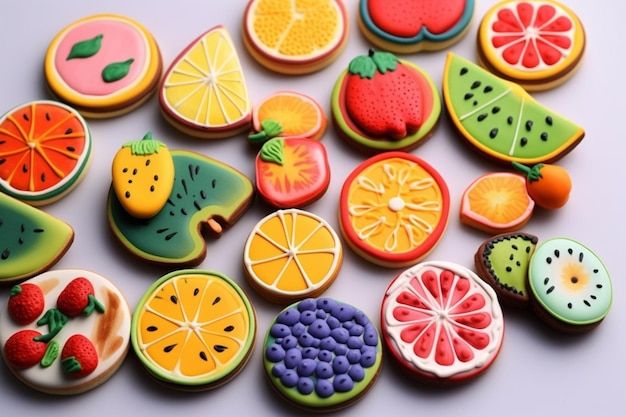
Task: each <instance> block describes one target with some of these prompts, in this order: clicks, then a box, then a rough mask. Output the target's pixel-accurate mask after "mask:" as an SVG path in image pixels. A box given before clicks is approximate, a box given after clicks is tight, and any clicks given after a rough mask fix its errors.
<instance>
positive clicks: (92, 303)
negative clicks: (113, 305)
mask: <svg viewBox="0 0 626 417" xmlns="http://www.w3.org/2000/svg"><path fill="white" fill-rule="evenodd" d="M87 300H88V302H87V307H85V308H84V309H83V313H84V314H85V315H86V316H89V315H91V313H93V312H94V310H95V311H97V312H98V313H104V305H102V303H101V302H100V301H98V300H97V299H96V297H95V296H94V295H93V294H89V295H88V296H87Z"/></svg>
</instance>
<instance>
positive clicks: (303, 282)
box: [243, 209, 343, 303]
mask: <svg viewBox="0 0 626 417" xmlns="http://www.w3.org/2000/svg"><path fill="white" fill-rule="evenodd" d="M342 261H343V249H342V245H341V241H340V240H339V236H337V234H336V233H335V231H334V230H333V228H332V227H331V225H330V224H328V222H326V221H324V220H323V219H321V218H320V217H319V216H317V215H315V214H313V213H309V212H306V211H303V210H299V209H289V210H278V211H276V212H274V213H271V214H269V215H268V216H266V217H264V218H263V219H262V220H261V221H260V222H258V223H257V224H256V226H254V228H253V229H252V231H251V232H250V234H249V235H248V238H247V240H246V245H245V248H244V253H243V266H244V270H245V272H246V277H247V278H248V281H249V283H250V285H251V286H252V287H253V288H254V289H255V290H257V291H258V292H259V293H260V294H262V295H263V296H264V297H265V298H267V299H269V300H271V301H276V302H279V303H282V302H294V301H296V300H301V299H303V298H305V297H317V296H319V295H321V294H322V293H323V292H324V291H326V289H327V288H328V287H329V286H330V285H331V284H332V283H333V282H334V281H335V278H336V277H337V274H338V272H339V269H340V268H341V264H342Z"/></svg>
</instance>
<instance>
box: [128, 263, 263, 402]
mask: <svg viewBox="0 0 626 417" xmlns="http://www.w3.org/2000/svg"><path fill="white" fill-rule="evenodd" d="M256 328H257V322H256V315H255V312H254V308H253V306H252V304H251V303H250V300H249V299H248V297H247V296H246V295H245V293H244V292H243V291H242V290H241V288H240V287H239V286H238V285H237V284H236V283H235V282H234V281H232V280H231V279H230V278H228V277H227V276H225V275H223V274H220V273H217V272H213V271H205V270H196V269H194V270H191V269H190V270H179V271H174V272H171V273H169V274H167V275H165V276H163V277H161V278H160V279H159V280H157V281H156V282H155V283H154V284H152V285H151V286H150V288H148V290H147V291H146V292H145V293H144V295H143V296H142V297H141V299H140V300H139V303H138V304H137V307H136V308H135V312H134V314H133V319H132V330H131V340H132V345H133V350H134V352H135V354H136V355H137V357H138V358H139V360H140V362H141V363H142V365H143V366H144V367H145V368H146V370H147V371H148V373H149V374H150V375H151V376H152V377H154V378H156V379H157V380H158V381H160V382H162V383H164V384H165V385H166V386H168V387H170V388H174V389H179V390H189V391H200V390H208V389H213V388H217V387H219V386H220V385H222V384H225V383H226V382H228V381H230V380H231V379H232V378H234V377H235V376H236V375H237V374H238V373H239V372H240V371H241V370H242V369H243V367H244V365H245V364H246V363H247V361H248V359H249V358H250V356H251V354H252V351H253V349H254V341H255V339H256Z"/></svg>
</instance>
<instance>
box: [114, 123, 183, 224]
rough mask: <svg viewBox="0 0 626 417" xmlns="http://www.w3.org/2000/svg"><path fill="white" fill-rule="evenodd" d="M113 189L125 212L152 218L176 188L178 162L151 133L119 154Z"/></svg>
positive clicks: (115, 161)
mask: <svg viewBox="0 0 626 417" xmlns="http://www.w3.org/2000/svg"><path fill="white" fill-rule="evenodd" d="M111 171H112V172H111V175H112V179H113V190H114V191H115V195H116V196H117V199H118V201H119V202H120V204H121V205H122V206H123V207H124V209H125V210H126V211H127V212H128V213H129V214H130V215H131V216H134V217H137V218H142V219H145V218H150V217H152V216H154V215H155V214H157V213H158V212H159V211H160V210H161V209H162V208H163V206H164V205H165V203H166V202H167V199H168V198H169V196H170V192H171V191H172V187H173V186H174V161H173V160H172V156H171V155H170V151H169V149H167V146H165V144H164V143H163V142H159V141H157V140H155V139H152V134H151V133H150V132H148V133H146V135H145V136H144V137H143V139H141V140H135V141H131V142H127V143H125V144H124V145H122V148H121V149H120V150H119V151H117V153H116V154H115V157H114V158H113V164H112V168H111Z"/></svg>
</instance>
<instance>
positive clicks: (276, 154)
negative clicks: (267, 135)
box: [261, 138, 285, 165]
mask: <svg viewBox="0 0 626 417" xmlns="http://www.w3.org/2000/svg"><path fill="white" fill-rule="evenodd" d="M284 148H285V142H284V141H283V140H282V139H280V138H274V139H270V140H269V141H267V142H265V143H264V144H263V146H262V147H261V159H262V160H263V161H265V162H274V163H276V164H278V165H282V164H284V163H285V160H284V155H283V149H284Z"/></svg>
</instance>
